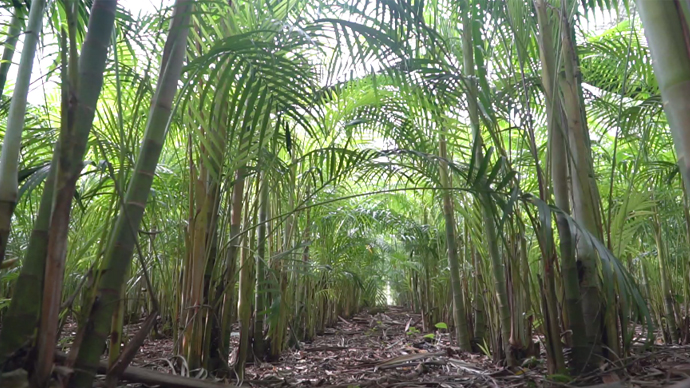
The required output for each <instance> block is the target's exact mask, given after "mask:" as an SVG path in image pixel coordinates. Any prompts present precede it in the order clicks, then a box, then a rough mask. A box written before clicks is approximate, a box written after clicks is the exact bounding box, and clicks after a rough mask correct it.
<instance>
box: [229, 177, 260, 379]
mask: <svg viewBox="0 0 690 388" xmlns="http://www.w3.org/2000/svg"><path fill="white" fill-rule="evenodd" d="M258 182H260V180H259V179H257V184H258ZM257 191H258V190H257ZM249 213H250V212H249V189H248V190H247V195H246V196H245V211H244V214H245V217H246V220H249V221H252V222H256V219H257V216H256V214H253V216H252V217H251V218H250V214H249ZM245 223H246V222H245ZM255 236H256V233H252V234H251V236H250V238H249V240H250V241H249V242H247V243H245V247H244V248H243V249H242V254H241V255H240V291H239V296H238V299H239V306H238V310H239V312H238V315H239V321H240V344H239V346H238V349H237V363H236V364H235V373H237V377H238V379H240V380H242V379H244V367H245V365H246V363H247V356H248V352H249V345H250V343H251V339H252V336H251V334H252V326H251V315H252V300H253V299H254V298H253V295H254V279H255V278H254V271H253V266H254V261H253V260H252V259H251V254H250V250H251V249H252V248H253V246H254V240H255Z"/></svg>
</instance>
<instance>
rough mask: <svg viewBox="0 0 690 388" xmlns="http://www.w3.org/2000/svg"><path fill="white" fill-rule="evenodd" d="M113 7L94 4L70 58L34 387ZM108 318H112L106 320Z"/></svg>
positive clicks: (52, 316)
mask: <svg viewBox="0 0 690 388" xmlns="http://www.w3.org/2000/svg"><path fill="white" fill-rule="evenodd" d="M116 8H117V0H95V1H94V3H93V5H92V7H91V15H90V17H89V26H88V29H87V30H88V32H87V34H86V38H85V40H84V43H83V45H82V53H81V56H80V58H79V65H78V69H75V68H74V67H75V66H73V63H74V62H73V61H74V60H75V58H72V57H70V70H69V71H70V73H72V74H76V73H77V70H78V76H74V77H72V76H70V85H69V91H70V109H69V110H68V112H67V116H68V117H67V121H66V125H64V126H63V128H62V130H61V132H60V156H59V157H58V165H57V166H56V167H57V175H56V182H55V184H56V186H55V200H54V201H55V202H54V206H53V213H52V216H51V221H50V228H49V234H48V248H47V252H46V255H47V256H46V267H45V275H44V276H45V277H44V287H43V304H42V306H41V320H40V327H39V331H38V341H37V343H38V345H37V350H38V356H37V357H38V358H37V362H36V369H35V373H34V378H33V381H32V384H33V385H34V386H36V387H43V386H44V385H45V384H46V382H47V381H48V378H49V377H50V372H51V370H52V366H53V353H54V351H55V344H56V342H57V334H58V333H57V329H58V327H57V326H58V314H59V310H60V301H61V297H62V282H63V275H64V274H63V272H64V263H65V255H66V252H67V233H68V231H69V220H70V211H71V207H72V199H73V198H74V192H75V188H76V184H77V179H78V178H79V175H80V173H81V170H82V165H83V160H84V154H85V153H86V148H87V145H88V140H89V133H90V132H91V126H92V124H93V118H94V116H95V113H96V105H97V103H98V97H99V96H100V93H101V88H102V86H103V72H104V71H105V64H106V59H107V55H108V47H109V46H110V44H109V43H110V38H111V36H112V31H113V25H114V23H115V10H116ZM72 74H71V75H72ZM75 83H76V85H75ZM109 318H110V316H108V317H107V318H106V319H109Z"/></svg>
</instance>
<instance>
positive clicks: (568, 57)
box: [559, 2, 620, 362]
mask: <svg viewBox="0 0 690 388" xmlns="http://www.w3.org/2000/svg"><path fill="white" fill-rule="evenodd" d="M568 3H570V2H568ZM569 9H571V7H570V6H567V5H566V4H565V3H564V4H563V10H562V15H561V17H560V20H561V53H562V62H563V68H564V71H563V72H561V73H560V77H559V84H560V90H561V94H562V96H563V110H564V113H565V116H566V121H565V122H564V125H563V127H564V128H566V133H567V134H568V137H567V139H566V141H567V142H568V146H569V147H568V151H569V152H568V155H569V158H570V159H569V161H570V176H571V184H572V196H573V216H574V218H575V220H576V221H577V222H578V223H580V225H582V226H583V227H584V228H585V229H587V230H588V231H589V232H590V233H592V234H593V235H594V236H595V237H596V238H598V239H600V240H602V227H601V218H600V217H601V210H600V202H599V193H598V189H597V187H596V182H595V181H594V179H593V177H594V174H593V167H592V160H591V155H592V154H591V149H590V145H589V133H588V130H587V122H586V116H585V113H584V106H583V105H582V101H581V88H582V85H581V83H580V80H579V78H578V77H579V74H577V73H576V71H577V70H576V69H578V68H579V66H578V64H577V53H576V52H575V45H574V42H573V40H572V26H571V23H570V20H569ZM577 253H578V261H579V262H580V263H581V264H582V265H581V271H580V277H579V280H580V292H581V300H582V311H583V319H584V322H585V331H586V335H587V344H588V346H589V348H590V351H591V353H592V356H591V357H593V359H592V360H593V361H594V362H599V360H598V359H597V356H598V355H600V354H601V341H602V318H603V315H604V313H605V311H606V310H605V309H604V305H603V301H602V298H601V296H600V286H599V275H598V269H597V256H596V252H595V250H594V247H593V246H592V244H591V243H590V242H589V241H587V239H584V238H580V239H578V244H577ZM611 302H612V303H613V301H611ZM612 313H613V312H612V311H609V313H608V315H610V314H612ZM607 318H608V317H607ZM607 327H608V334H609V336H608V337H610V338H609V339H608V347H609V348H610V349H611V350H612V351H613V352H614V353H615V354H620V351H619V346H618V344H619V340H618V333H617V330H615V329H614V328H613V327H612V325H611V323H609V324H608V325H607Z"/></svg>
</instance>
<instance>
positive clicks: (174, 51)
mask: <svg viewBox="0 0 690 388" xmlns="http://www.w3.org/2000/svg"><path fill="white" fill-rule="evenodd" d="M96 1H99V0H96ZM113 3H114V2H113ZM95 6H96V4H94V7H95ZM191 6H192V2H191V0H177V2H176V4H175V14H174V16H173V23H172V26H171V30H170V32H169V34H168V39H167V41H166V48H167V47H172V48H171V49H170V56H169V58H168V61H167V62H166V63H163V64H162V67H163V70H162V74H163V76H162V77H161V78H160V80H159V83H158V86H157V90H156V94H155V95H154V98H153V101H152V104H151V111H150V113H149V121H148V123H147V128H146V132H145V134H144V139H143V141H142V147H141V150H140V153H139V156H138V158H137V162H136V165H135V167H134V174H133V176H132V179H131V180H130V182H129V187H128V189H127V192H126V194H125V197H124V199H123V200H124V201H123V202H124V207H123V209H121V211H120V214H119V216H118V218H117V221H116V223H115V226H114V229H113V234H112V238H111V240H110V241H109V243H108V246H107V247H106V251H105V256H104V261H103V265H102V270H103V275H102V276H101V278H100V280H99V283H98V287H97V297H96V300H95V301H94V303H93V306H92V308H91V313H90V315H89V319H88V321H87V322H86V332H85V335H84V340H83V342H82V344H81V346H80V348H79V354H78V356H77V359H76V363H75V373H74V375H73V376H72V378H71V379H70V386H71V387H83V388H86V387H90V386H91V383H92V381H93V378H94V376H95V372H96V368H97V365H98V359H99V356H100V352H101V351H102V349H103V341H104V338H105V336H106V335H107V333H108V329H109V327H108V326H109V318H110V317H111V316H112V313H113V309H114V308H115V306H116V303H115V302H116V299H117V298H118V293H117V291H118V290H119V287H120V286H121V285H122V283H123V281H124V277H125V273H126V271H127V269H128V268H129V266H130V263H131V259H132V252H133V250H134V246H135V244H136V243H137V242H136V238H137V231H138V230H139V225H140V224H141V219H142V218H143V215H144V208H145V205H146V202H147V199H148V196H149V193H150V191H151V184H152V183H153V177H154V175H155V170H156V166H157V164H158V159H159V157H160V153H161V150H162V148H163V143H164V141H165V135H166V133H167V131H166V128H167V124H168V120H169V118H170V114H171V110H172V102H173V98H174V96H175V92H176V90H177V84H178V80H179V77H180V72H181V70H182V64H183V63H184V59H185V54H186V47H187V33H188V31H189V18H190V13H191V9H190V8H191ZM92 17H93V11H92Z"/></svg>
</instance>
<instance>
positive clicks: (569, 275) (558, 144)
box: [535, 0, 589, 371]
mask: <svg viewBox="0 0 690 388" xmlns="http://www.w3.org/2000/svg"><path fill="white" fill-rule="evenodd" d="M535 5H536V8H537V17H538V22H539V31H540V33H539V45H540V57H541V63H542V68H543V70H542V84H543V86H544V92H545V95H546V107H547V118H548V123H547V124H548V133H549V158H550V161H551V173H552V180H553V193H554V199H555V204H556V206H557V207H558V208H559V209H561V210H562V211H563V212H565V213H570V194H569V192H568V164H567V159H566V149H565V137H564V134H563V127H562V126H561V122H562V117H563V112H562V108H561V102H560V98H559V96H560V94H559V93H558V89H557V84H556V81H555V77H556V76H557V69H556V65H555V57H556V56H555V54H554V49H555V42H554V39H553V35H552V25H551V23H550V22H549V17H548V11H547V8H546V4H545V2H544V1H542V0H537V1H536V2H535ZM556 226H557V229H558V234H559V236H560V253H561V263H562V264H561V267H562V268H561V273H562V276H563V288H564V292H565V301H564V304H565V306H564V307H565V309H566V314H567V317H568V323H569V328H570V330H571V332H572V342H573V344H572V350H573V352H572V361H573V368H574V369H575V370H576V371H581V370H582V369H583V368H584V367H585V365H586V364H587V360H588V359H589V351H588V348H587V346H586V341H585V338H586V332H585V323H584V319H583V317H582V307H581V305H580V286H579V279H578V273H577V265H576V261H575V250H574V247H573V240H572V232H571V230H570V225H569V224H568V221H567V219H566V216H565V215H564V214H561V213H559V214H557V215H556ZM553 307H555V306H553ZM552 313H554V314H555V313H556V312H555V311H552Z"/></svg>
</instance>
